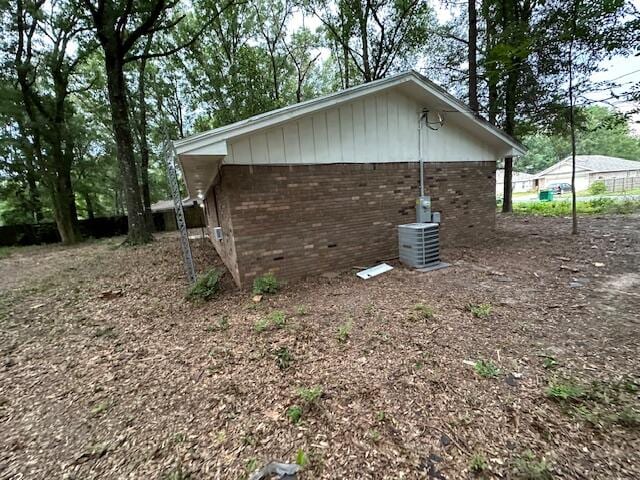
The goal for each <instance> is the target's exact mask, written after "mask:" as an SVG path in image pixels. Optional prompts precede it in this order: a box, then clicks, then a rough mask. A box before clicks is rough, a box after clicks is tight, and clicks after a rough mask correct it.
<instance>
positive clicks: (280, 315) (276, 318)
mask: <svg viewBox="0 0 640 480" xmlns="http://www.w3.org/2000/svg"><path fill="white" fill-rule="evenodd" d="M269 320H270V321H271V323H273V324H274V325H275V326H276V327H277V328H282V327H284V326H285V323H286V321H287V319H286V317H285V315H284V312H281V311H280V310H276V311H274V312H271V313H270V314H269Z"/></svg>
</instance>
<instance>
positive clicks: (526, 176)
mask: <svg viewBox="0 0 640 480" xmlns="http://www.w3.org/2000/svg"><path fill="white" fill-rule="evenodd" d="M534 178H536V176H535V175H533V174H531V173H526V172H513V175H512V176H511V181H512V182H526V181H528V180H533V179H534ZM496 182H497V183H503V182H504V168H498V169H497V170H496Z"/></svg>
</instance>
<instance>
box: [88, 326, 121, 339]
mask: <svg viewBox="0 0 640 480" xmlns="http://www.w3.org/2000/svg"><path fill="white" fill-rule="evenodd" d="M93 336H94V337H95V338H116V337H117V336H118V333H117V332H116V329H115V327H113V326H107V327H102V328H99V329H98V330H96V332H95V333H94V334H93Z"/></svg>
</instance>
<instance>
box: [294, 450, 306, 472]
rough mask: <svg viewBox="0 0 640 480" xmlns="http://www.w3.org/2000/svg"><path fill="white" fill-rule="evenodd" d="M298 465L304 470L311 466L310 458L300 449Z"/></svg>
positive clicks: (297, 455) (297, 457)
mask: <svg viewBox="0 0 640 480" xmlns="http://www.w3.org/2000/svg"><path fill="white" fill-rule="evenodd" d="M296 464H298V465H300V466H301V467H303V468H304V467H306V466H307V465H308V464H309V457H308V456H307V454H306V453H305V452H304V450H302V449H301V448H300V449H298V452H297V453H296Z"/></svg>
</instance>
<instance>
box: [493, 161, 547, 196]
mask: <svg viewBox="0 0 640 480" xmlns="http://www.w3.org/2000/svg"><path fill="white" fill-rule="evenodd" d="M537 184H538V182H537V181H536V180H535V175H532V174H530V173H524V172H513V175H512V176H511V191H512V192H514V193H519V192H531V191H533V190H535V189H536V186H537ZM503 193H504V170H503V169H502V168H499V169H498V170H496V194H497V195H502V194H503Z"/></svg>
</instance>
